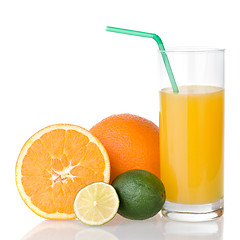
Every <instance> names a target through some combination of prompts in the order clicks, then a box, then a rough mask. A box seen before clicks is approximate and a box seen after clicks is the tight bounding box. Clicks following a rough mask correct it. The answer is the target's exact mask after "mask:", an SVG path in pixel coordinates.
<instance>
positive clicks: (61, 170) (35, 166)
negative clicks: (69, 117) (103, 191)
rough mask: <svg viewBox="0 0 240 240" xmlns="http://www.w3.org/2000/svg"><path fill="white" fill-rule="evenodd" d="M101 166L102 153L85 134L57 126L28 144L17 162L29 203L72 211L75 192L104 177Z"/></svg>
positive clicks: (67, 212) (57, 209)
mask: <svg viewBox="0 0 240 240" xmlns="http://www.w3.org/2000/svg"><path fill="white" fill-rule="evenodd" d="M104 170H105V159H104V156H103V155H102V153H101V151H100V150H99V147H98V146H97V145H96V144H95V143H93V142H90V141H89V139H88V137H87V136H85V135H84V134H82V133H80V132H77V131H75V130H64V129H57V130H52V131H50V132H47V133H45V134H43V135H42V136H41V137H40V138H39V139H37V140H36V141H34V142H33V144H32V145H31V146H30V148H29V149H28V151H27V154H26V155H25V156H24V158H23V162H22V166H21V174H22V178H21V183H22V185H23V188H24V191H25V193H26V195H27V196H28V197H30V199H31V202H32V204H33V205H35V206H36V207H37V208H39V209H40V210H42V211H43V212H45V213H56V212H58V213H66V214H72V213H74V211H73V201H74V198H75V196H76V194H77V192H78V191H79V190H80V189H81V188H82V187H84V186H86V185H87V184H90V183H93V182H96V181H104V174H103V172H104Z"/></svg>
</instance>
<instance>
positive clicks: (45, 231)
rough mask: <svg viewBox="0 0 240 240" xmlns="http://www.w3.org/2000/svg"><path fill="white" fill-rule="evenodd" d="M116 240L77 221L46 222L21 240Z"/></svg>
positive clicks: (105, 232) (111, 235) (104, 232)
mask: <svg viewBox="0 0 240 240" xmlns="http://www.w3.org/2000/svg"><path fill="white" fill-rule="evenodd" d="M53 239H54V240H55V239H56V240H80V239H81V240H82V239H88V240H91V239H97V240H118V238H116V237H115V236H114V235H113V234H111V233H109V232H107V231H104V230H103V229H99V228H94V227H93V228H92V227H89V226H85V225H83V224H82V223H80V222H79V221H77V220H71V221H53V220H46V221H44V222H42V223H40V224H39V225H37V226H36V227H35V228H33V229H32V230H31V231H29V232H28V233H27V234H26V235H25V236H24V237H23V238H22V239H21V240H53Z"/></svg>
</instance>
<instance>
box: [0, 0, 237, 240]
mask: <svg viewBox="0 0 240 240" xmlns="http://www.w3.org/2000/svg"><path fill="white" fill-rule="evenodd" d="M237 3H238V1H237V0H236V1H234V0H224V1H223V0H201V1H193V0H181V1H179V0H165V1H163V0H158V1H157V0H148V1H146V0H145V1H141V0H131V1H129V0H127V1H125V0H121V1H116V0H115V1H114V0H102V1H100V0H88V1H84V0H77V1H70V0H69V1H62V0H57V1H53V0H41V1H37V0H29V1H26V0H20V1H19V0H16V1H13V0H1V1H0V110H1V111H0V113H1V117H0V123H1V125H0V127H1V133H0V150H1V151H0V154H1V171H0V172H1V181H0V184H1V187H0V190H1V196H0V207H1V219H2V220H3V221H2V223H1V235H2V236H6V237H5V238H6V239H21V238H22V237H23V236H24V235H25V234H28V232H29V231H30V230H31V229H32V228H34V227H35V226H37V225H38V224H40V223H41V222H43V221H44V219H42V218H40V217H38V216H37V215H35V214H34V213H32V212H31V210H29V209H28V208H27V206H26V205H25V204H24V203H23V201H22V199H21V198H20V196H19V194H18V192H17V188H16V186H15V176H14V175H15V164H16V160H17V156H18V154H19V152H20V149H21V147H22V145H23V144H24V143H25V141H26V140H27V139H28V138H29V137H30V136H31V135H32V134H33V133H35V132H36V131H38V130H39V129H41V128H43V127H45V126H47V125H49V124H53V123H73V124H77V125H80V126H82V127H85V128H87V129H88V128H90V127H91V126H92V125H94V124H95V123H96V122H98V121H99V120H101V119H102V118H104V117H107V116H109V115H111V114H115V113H123V112H129V113H134V114H138V115H141V116H143V117H146V118H149V119H151V120H152V121H154V122H155V123H157V116H158V96H157V94H158V93H157V90H158V88H159V86H160V85H159V81H160V80H159V75H158V71H159V68H158V67H159V66H158V52H157V45H156V43H155V42H154V41H153V40H151V39H144V38H137V37H132V36H126V35H120V34H114V33H109V32H105V26H106V25H110V26H115V27H123V28H129V29H134V30H140V31H146V32H154V33H156V34H158V35H159V36H160V37H161V38H162V40H163V42H164V44H165V47H166V48H168V47H173V46H208V47H220V48H225V49H226V62H225V63H226V65H225V66H226V75H225V76H226V84H225V87H226V111H225V117H226V123H225V216H224V221H223V220H221V221H220V223H219V222H217V223H216V222H212V223H208V224H207V223H204V224H205V225H204V224H203V225H199V228H197V231H196V225H194V226H193V227H192V225H181V224H180V223H179V224H177V223H176V224H175V225H174V223H171V222H170V223H168V224H165V225H164V223H163V222H164V221H163V220H162V219H161V218H160V217H158V216H156V217H155V218H153V219H151V220H149V221H144V222H141V223H139V222H137V223H136V222H132V221H126V220H123V219H121V218H119V217H118V218H116V219H115V222H114V221H113V223H112V224H109V225H107V226H103V227H102V228H89V227H88V228H86V227H85V226H83V225H82V224H80V223H77V225H76V226H75V224H76V222H75V221H73V223H72V222H68V223H65V222H63V223H64V224H63V223H59V222H57V223H56V222H51V221H46V222H44V224H45V225H44V224H43V225H41V226H40V227H38V231H39V229H45V230H46V229H48V230H47V231H46V232H47V233H46V235H44V234H45V233H44V234H43V235H41V234H42V233H41V234H40V235H32V236H30V235H28V238H27V239H31V240H37V239H55V237H56V235H54V234H56V233H54V232H53V233H52V235H51V234H50V235H51V236H52V237H49V235H48V234H49V233H51V231H50V230H49V229H51V226H52V225H53V224H55V225H54V227H55V228H58V231H60V229H65V228H66V231H65V232H64V234H65V235H64V234H62V232H61V234H60V235H59V236H58V239H70V240H71V239H80V238H81V239H97V238H95V237H96V236H101V233H103V234H105V235H104V239H107V240H109V239H135V238H138V239H146V237H144V236H148V238H149V239H174V236H175V239H176V237H177V236H178V237H179V238H178V239H187V238H188V237H189V238H188V239H194V237H196V238H197V236H198V235H196V234H195V233H196V232H198V231H199V236H198V238H197V239H205V240H206V239H222V238H223V239H230V237H234V239H238V238H239V230H238V228H239V227H238V226H239V220H238V215H239V197H240V193H239V167H240V161H239V160H240V159H239V158H240V157H239V123H240V115H239V103H240V101H239V95H240V94H239V93H240V81H239V80H240V78H239V69H240V63H239V56H240V47H239V44H240V36H239V22H240V16H239V8H238V5H237ZM118 220H119V221H125V222H124V224H125V225H124V224H123V226H120V227H119V226H118V225H119V224H118ZM156 222H157V224H156ZM223 222H224V224H223ZM115 223H116V224H115ZM144 223H145V224H144ZM61 224H62V225H61ZM158 224H160V225H158ZM222 225H224V234H223V235H222V232H221V229H222ZM44 226H45V227H44ZM46 226H47V227H46ZM68 226H70V227H68ZM127 226H130V227H127ZM144 226H145V230H146V233H147V234H148V235H144V234H138V235H134V234H133V235H131V232H132V233H133V232H134V233H135V234H136V233H137V232H139V231H140V232H141V229H144ZM159 226H160V227H159ZM54 227H53V229H54ZM184 227H187V229H190V230H189V231H190V232H189V231H185V232H184ZM78 228H79V229H84V230H83V232H81V231H80V230H78ZM116 228H117V230H116V231H115V229H116ZM73 229H74V230H73ZM109 229H110V230H109ZM156 229H157V230H156ZM209 229H210V230H211V229H212V230H213V232H212V233H211V234H212V235H211V234H210V235H208V234H207V232H205V230H206V231H208V230H209ZM45 230H44V231H45ZM175 230H176V231H175ZM44 231H43V232H44ZM61 231H64V230H61ZM148 231H149V232H148ZM194 231H195V232H194ZM55 232H56V231H55ZM68 232H69V235H68ZM116 232H117V233H116ZM126 232H129V234H130V235H127V234H124V233H126ZM191 232H192V233H194V234H195V235H194V234H193V235H191ZM210 232H211V231H210ZM214 232H215V233H216V234H214ZM172 233H173V235H171V234H172ZM6 234H7V235H6ZM82 234H83V235H82ZM84 234H85V235H84ZM158 234H159V237H158ZM174 234H175V235H174ZM178 234H179V235H178ZM189 234H190V235H189ZM7 236H8V237H7ZM29 236H30V237H29ZM54 236H55V237H54ZM84 236H85V238H84ZM86 236H87V237H86ZM94 236H95V237H94ZM201 236H202V237H201ZM171 237H173V238H171ZM208 237H209V238H208ZM25 239H26V238H25Z"/></svg>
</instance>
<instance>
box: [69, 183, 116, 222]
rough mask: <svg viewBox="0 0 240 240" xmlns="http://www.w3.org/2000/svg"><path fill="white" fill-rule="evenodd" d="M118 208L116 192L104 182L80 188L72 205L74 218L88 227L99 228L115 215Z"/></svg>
mask: <svg viewBox="0 0 240 240" xmlns="http://www.w3.org/2000/svg"><path fill="white" fill-rule="evenodd" d="M118 207H119V198H118V195H117V192H116V190H115V189H114V188H113V187H112V186H111V185H109V184H107V183H104V182H95V183H92V184H89V185H87V186H86V187H84V188H82V189H81V190H80V191H79V192H78V193H77V195H76V198H75V200H74V203H73V209H74V212H75V214H76V217H77V218H78V219H79V220H80V221H81V222H82V223H84V224H87V225H90V226H99V225H103V224H104V223H107V222H108V221H110V220H111V219H112V218H113V217H114V216H115V215H116V213H117V211H118Z"/></svg>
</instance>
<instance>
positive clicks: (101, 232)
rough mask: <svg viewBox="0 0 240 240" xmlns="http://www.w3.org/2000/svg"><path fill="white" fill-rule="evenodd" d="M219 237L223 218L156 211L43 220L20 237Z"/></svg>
mask: <svg viewBox="0 0 240 240" xmlns="http://www.w3.org/2000/svg"><path fill="white" fill-rule="evenodd" d="M53 239H54V240H55V239H56V240H82V239H84V240H85V239H86V240H92V239H94V240H128V239H129V240H135V239H137V240H156V239H157V240H222V239H223V218H220V219H218V220H215V221H210V222H200V223H191V222H175V221H171V220H169V219H166V218H164V217H161V216H160V215H159V214H157V215H156V216H155V217H153V218H150V219H147V220H143V221H141V220H140V221H134V220H128V219H125V218H123V217H121V216H120V215H117V216H116V217H115V218H114V219H113V220H112V221H110V222H109V223H107V224H105V225H103V226H98V227H90V226H87V225H84V224H82V223H81V222H79V221H77V220H71V221H53V220H46V221H44V222H42V223H40V224H39V225H37V226H36V227H35V228H33V229H32V230H30V231H29V232H28V233H27V234H26V235H25V236H24V237H23V238H22V239H21V240H53Z"/></svg>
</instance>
